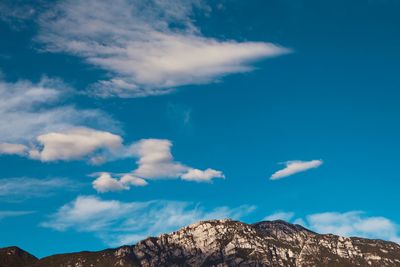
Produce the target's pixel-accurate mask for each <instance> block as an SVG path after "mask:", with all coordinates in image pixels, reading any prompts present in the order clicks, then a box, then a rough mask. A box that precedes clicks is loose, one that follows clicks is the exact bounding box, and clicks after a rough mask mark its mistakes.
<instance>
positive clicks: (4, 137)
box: [0, 77, 117, 154]
mask: <svg viewBox="0 0 400 267" xmlns="http://www.w3.org/2000/svg"><path fill="white" fill-rule="evenodd" d="M72 94H73V90H72V89H71V88H69V87H68V86H66V85H65V84H64V83H63V82H61V81H60V80H57V79H50V78H46V77H45V78H43V79H41V80H40V81H39V82H37V83H32V82H30V81H25V80H20V81H16V82H6V81H4V80H1V79H0V143H2V145H1V146H0V151H1V153H3V154H22V153H23V152H24V148H23V147H22V146H21V145H15V144H14V143H23V144H26V143H28V142H30V141H31V140H32V139H34V138H36V137H37V136H39V135H41V134H44V133H49V132H53V131H62V130H65V129H69V128H71V127H75V126H78V125H86V126H88V127H104V126H105V125H107V128H108V129H117V127H116V123H115V122H114V121H113V120H112V119H111V118H110V116H108V115H107V114H105V113H104V112H102V111H99V110H96V109H80V108H78V107H76V106H74V105H71V104H68V103H65V102H66V101H65V100H66V99H68V97H69V96H70V95H72ZM13 144H14V145H13Z"/></svg>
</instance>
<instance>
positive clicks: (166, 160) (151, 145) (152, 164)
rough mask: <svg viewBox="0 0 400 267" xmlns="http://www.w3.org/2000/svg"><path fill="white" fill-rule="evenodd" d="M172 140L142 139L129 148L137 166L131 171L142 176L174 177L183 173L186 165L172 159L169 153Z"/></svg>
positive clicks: (155, 177) (148, 177) (152, 177)
mask: <svg viewBox="0 0 400 267" xmlns="http://www.w3.org/2000/svg"><path fill="white" fill-rule="evenodd" d="M171 147H172V142H171V141H169V140H165V139H142V140H140V141H138V142H136V143H135V144H133V145H132V146H131V148H130V151H131V153H132V154H133V156H137V157H138V158H139V159H138V161H137V164H138V167H137V169H136V170H135V171H134V172H133V173H134V175H137V176H139V177H142V178H147V179H159V178H175V177H179V176H181V175H182V174H184V173H185V172H186V171H187V169H188V167H186V166H184V165H183V164H181V163H179V162H175V161H174V157H173V156H172V153H171Z"/></svg>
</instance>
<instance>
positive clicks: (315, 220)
mask: <svg viewBox="0 0 400 267" xmlns="http://www.w3.org/2000/svg"><path fill="white" fill-rule="evenodd" d="M306 222H307V224H308V225H309V227H310V228H311V229H314V230H315V231H317V232H321V233H334V234H337V235H343V236H362V237H367V238H379V239H383V240H391V241H395V242H398V243H400V233H399V228H398V225H396V224H395V223H394V222H393V221H391V220H389V219H388V218H385V217H369V216H366V214H365V213H364V212H362V211H349V212H344V213H340V212H324V213H316V214H311V215H308V216H307V217H306Z"/></svg>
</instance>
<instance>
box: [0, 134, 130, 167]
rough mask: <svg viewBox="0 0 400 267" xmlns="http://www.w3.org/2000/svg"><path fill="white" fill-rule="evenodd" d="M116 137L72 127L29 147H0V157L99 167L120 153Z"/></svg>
mask: <svg viewBox="0 0 400 267" xmlns="http://www.w3.org/2000/svg"><path fill="white" fill-rule="evenodd" d="M122 141H123V140H122V138H121V137H120V136H119V135H116V134H112V133H109V132H105V131H98V130H94V129H90V128H85V127H74V128H70V129H67V130H64V131H60V132H50V133H45V134H42V135H39V136H37V137H36V140H35V142H34V141H31V142H30V145H29V147H28V146H26V145H22V144H11V143H3V144H1V143H0V154H16V155H20V156H26V157H29V158H30V159H36V160H41V161H43V162H48V161H57V160H66V161H68V160H78V159H84V158H88V157H89V160H90V162H91V163H92V164H100V163H103V162H104V161H106V160H107V158H109V157H110V156H112V155H115V156H118V157H119V155H117V153H118V152H120V153H123V150H124V147H123V145H122Z"/></svg>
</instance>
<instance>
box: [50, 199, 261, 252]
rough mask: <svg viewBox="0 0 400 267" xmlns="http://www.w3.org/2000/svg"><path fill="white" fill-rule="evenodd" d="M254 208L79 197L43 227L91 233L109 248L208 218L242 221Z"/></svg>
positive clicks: (55, 214)
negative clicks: (240, 219) (209, 208)
mask: <svg viewBox="0 0 400 267" xmlns="http://www.w3.org/2000/svg"><path fill="white" fill-rule="evenodd" d="M253 210H254V207H253V206H246V205H243V206H239V207H237V208H228V207H217V208H215V209H212V210H208V211H207V210H205V209H204V208H202V207H200V206H199V205H192V204H190V203H186V202H175V201H159V200H155V201H148V202H128V203H125V202H120V201H116V200H102V199H100V198H98V197H94V196H79V197H78V198H77V199H75V200H74V201H72V202H70V203H68V204H66V205H64V206H62V207H61V208H60V209H59V210H58V211H57V212H56V213H54V214H52V215H51V216H50V217H49V220H48V221H46V222H43V223H42V226H43V227H48V228H52V229H55V230H58V231H65V230H69V229H73V230H76V231H80V232H91V233H94V234H95V235H96V236H98V237H100V238H101V239H103V241H104V242H106V243H107V244H109V245H112V246H118V245H123V244H132V243H134V242H136V241H138V240H140V239H143V238H146V237H147V236H154V235H159V234H161V233H165V232H171V231H173V230H177V229H178V228H180V227H182V226H185V225H187V224H191V223H193V222H196V221H199V220H205V219H216V218H228V217H229V218H233V219H239V218H241V217H243V216H245V215H247V214H249V213H250V212H252V211H253Z"/></svg>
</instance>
